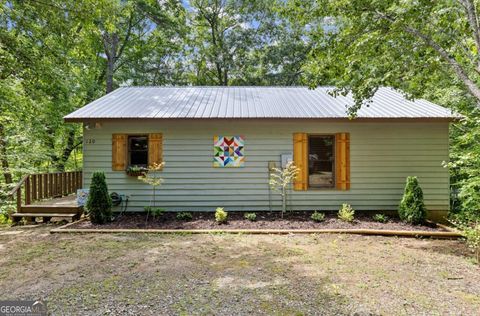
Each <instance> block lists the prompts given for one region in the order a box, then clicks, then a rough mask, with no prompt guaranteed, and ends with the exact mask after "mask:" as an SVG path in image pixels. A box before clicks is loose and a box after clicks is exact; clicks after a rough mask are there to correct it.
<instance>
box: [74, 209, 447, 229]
mask: <svg viewBox="0 0 480 316" xmlns="http://www.w3.org/2000/svg"><path fill="white" fill-rule="evenodd" d="M256 214H257V220H256V221H254V222H252V221H249V220H246V219H245V218H244V213H243V212H229V213H228V222H227V223H225V224H217V223H216V222H215V216H214V213H213V212H193V213H192V215H193V219H192V220H189V221H184V220H178V219H177V218H176V217H175V216H176V213H165V214H163V215H162V216H161V217H159V218H152V217H151V216H150V217H149V219H148V222H147V223H145V219H146V214H145V213H126V214H123V215H120V216H117V217H116V218H115V220H114V221H113V222H110V223H107V224H104V225H95V224H92V223H91V222H90V221H81V222H78V223H74V224H73V225H70V226H69V228H73V229H135V228H142V229H145V228H146V229H378V230H404V231H439V232H444V231H446V230H444V229H442V228H440V227H437V226H436V225H435V224H429V223H427V224H425V225H409V224H406V223H403V222H402V221H400V220H399V219H398V218H394V217H389V220H388V222H386V223H378V222H375V221H374V220H373V219H372V216H373V214H368V215H367V214H359V215H356V216H355V220H354V222H353V223H346V222H343V221H341V220H340V219H338V218H337V216H336V213H326V214H325V215H326V216H325V220H324V221H323V222H320V223H316V222H314V221H312V220H311V219H310V215H311V212H288V213H286V214H285V216H284V218H281V216H280V213H278V212H257V213H256Z"/></svg>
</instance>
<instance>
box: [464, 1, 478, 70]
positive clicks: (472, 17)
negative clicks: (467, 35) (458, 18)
mask: <svg viewBox="0 0 480 316" xmlns="http://www.w3.org/2000/svg"><path fill="white" fill-rule="evenodd" d="M460 2H461V3H462V5H463V7H464V8H465V12H466V13H467V17H468V23H469V25H470V28H471V29H472V32H473V38H474V39H475V45H476V47H477V65H476V70H477V72H479V73H480V28H479V26H478V19H477V12H476V10H475V4H474V3H473V1H472V0H460Z"/></svg>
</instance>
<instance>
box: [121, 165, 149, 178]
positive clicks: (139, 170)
mask: <svg viewBox="0 0 480 316" xmlns="http://www.w3.org/2000/svg"><path fill="white" fill-rule="evenodd" d="M125 172H126V173H127V175H129V176H131V177H139V176H143V175H144V174H145V173H146V172H148V169H147V168H145V167H140V166H128V168H127V170H125Z"/></svg>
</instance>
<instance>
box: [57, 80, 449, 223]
mask: <svg viewBox="0 0 480 316" xmlns="http://www.w3.org/2000/svg"><path fill="white" fill-rule="evenodd" d="M332 89H333V88H332V87H319V88H317V89H315V90H311V89H307V88H305V87H124V88H119V89H117V90H115V91H113V92H112V93H110V94H108V95H105V96H103V97H101V98H100V99H98V100H95V101H93V102H92V103H90V104H88V105H86V106H84V107H83V108H81V109H79V110H77V111H75V112H73V113H71V114H69V115H67V116H66V117H65V121H66V122H81V123H83V127H84V131H83V132H84V146H83V150H84V166H83V177H84V179H83V181H84V182H83V183H84V187H86V188H88V187H89V185H90V178H91V176H92V173H93V172H94V171H104V172H105V174H106V176H107V181H108V185H109V190H110V191H111V192H117V193H119V194H123V195H125V196H128V198H129V202H128V211H141V210H143V207H144V206H147V205H149V203H150V200H151V197H152V196H151V188H150V187H149V186H147V185H145V184H144V183H142V182H141V181H139V180H138V179H137V178H136V177H131V176H129V175H127V174H126V172H125V169H126V168H127V167H128V166H129V165H138V166H147V165H149V164H151V163H153V162H161V161H165V166H164V169H163V170H162V176H163V178H164V179H165V182H164V184H163V185H162V186H161V187H160V188H159V189H158V191H157V205H161V206H162V207H164V208H165V209H166V210H172V211H180V210H182V211H207V210H208V211H211V210H214V209H215V208H216V207H219V206H222V207H225V208H226V209H227V210H241V211H247V210H248V211H267V210H280V207H281V199H280V197H279V195H278V194H277V193H276V192H272V191H271V189H270V187H269V184H268V180H269V176H270V170H271V168H272V167H274V166H275V167H280V166H282V164H283V165H285V163H286V162H287V161H289V160H291V159H293V160H294V162H295V163H296V165H297V166H298V167H300V168H301V173H300V175H299V176H298V178H297V181H296V182H295V184H294V185H293V188H292V192H291V194H290V197H289V200H288V205H289V208H290V209H293V210H338V209H339V207H340V206H341V204H342V203H349V204H351V205H352V206H353V207H354V208H355V209H357V210H372V211H386V210H396V209H397V206H398V204H399V201H400V199H401V197H402V194H403V189H404V186H405V179H406V177H407V176H418V178H419V181H420V184H421V186H422V188H423V191H424V196H425V203H426V206H427V208H428V210H429V213H430V216H431V217H439V216H443V215H445V214H446V212H447V211H448V210H449V192H450V190H449V172H448V169H447V168H446V167H445V166H444V164H445V162H447V161H448V159H449V152H448V150H449V148H448V147H449V135H448V129H449V123H450V122H452V121H453V120H455V119H457V118H458V117H457V116H456V115H455V114H453V113H452V112H451V111H450V110H448V109H445V108H443V107H441V106H438V105H436V104H433V103H431V102H428V101H426V100H414V101H411V100H407V99H406V98H405V97H404V96H403V94H401V93H400V92H398V91H395V90H393V89H390V88H380V89H379V90H378V92H377V93H376V95H375V96H374V98H373V100H372V102H371V103H370V104H369V106H368V107H367V106H365V107H363V108H362V109H361V110H360V111H359V112H358V116H357V118H356V119H353V120H351V119H349V118H348V115H347V114H346V106H347V105H351V104H352V102H353V101H352V98H351V97H350V96H338V97H333V96H332V94H331V93H329V92H331V91H332Z"/></svg>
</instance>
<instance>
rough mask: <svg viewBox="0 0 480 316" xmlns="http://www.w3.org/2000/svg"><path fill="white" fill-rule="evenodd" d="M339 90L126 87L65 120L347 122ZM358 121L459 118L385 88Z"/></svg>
mask: <svg viewBox="0 0 480 316" xmlns="http://www.w3.org/2000/svg"><path fill="white" fill-rule="evenodd" d="M331 91H333V87H319V88H317V89H314V90H311V89H308V88H306V87H123V88H119V89H117V90H115V91H113V92H111V93H109V94H107V95H105V96H103V97H101V98H99V99H97V100H95V101H93V102H92V103H89V104H87V105H86V106H84V107H83V108H81V109H79V110H77V111H75V112H73V113H70V114H69V115H67V116H65V121H84V120H89V119H120V118H155V119H173V118H177V119H178V118H199V119H215V118H309V119H310V118H319V119H327V118H347V117H348V115H347V112H346V106H347V105H352V104H353V99H352V97H351V96H346V97H344V96H338V97H333V96H332V95H331V94H329V92H331ZM357 117H358V118H436V119H438V118H441V119H453V118H458V117H459V116H458V115H456V114H454V113H453V112H452V111H451V110H449V109H446V108H443V107H441V106H439V105H436V104H434V103H431V102H429V101H426V100H422V99H417V100H414V101H411V100H407V99H406V98H405V97H404V96H403V95H402V93H401V92H398V91H396V90H393V89H391V88H380V89H379V90H378V91H377V93H376V94H375V96H374V97H373V99H372V102H371V103H370V104H369V106H368V107H367V106H364V107H362V108H361V109H360V111H359V112H358V116H357Z"/></svg>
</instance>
